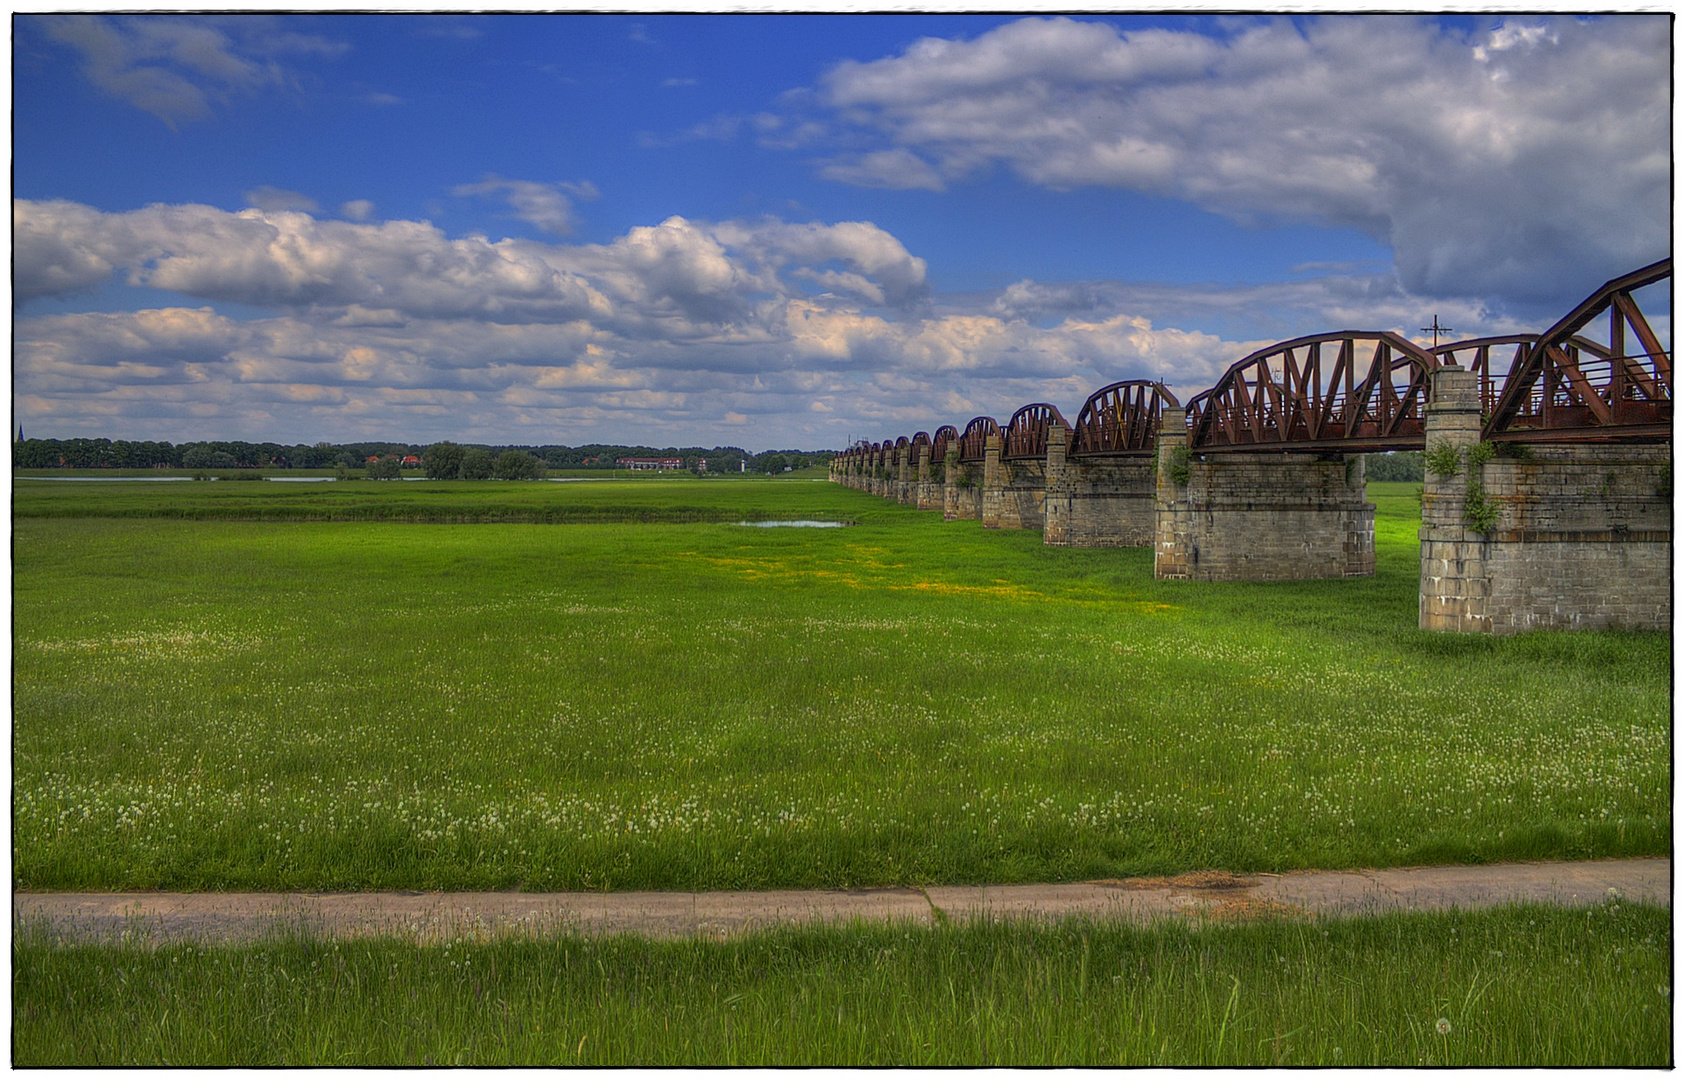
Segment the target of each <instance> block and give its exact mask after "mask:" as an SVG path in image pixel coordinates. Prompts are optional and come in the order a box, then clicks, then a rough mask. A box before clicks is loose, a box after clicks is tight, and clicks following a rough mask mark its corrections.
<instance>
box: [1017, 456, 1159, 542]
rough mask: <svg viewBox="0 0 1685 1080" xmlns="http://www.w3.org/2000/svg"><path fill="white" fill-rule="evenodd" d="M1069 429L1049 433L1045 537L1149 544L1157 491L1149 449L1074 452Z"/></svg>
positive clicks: (1059, 540) (1155, 509) (1152, 531)
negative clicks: (1090, 453)
mask: <svg viewBox="0 0 1685 1080" xmlns="http://www.w3.org/2000/svg"><path fill="white" fill-rule="evenodd" d="M1068 438H1069V437H1068V435H1066V434H1065V433H1063V432H1061V433H1060V435H1059V437H1057V438H1055V437H1054V436H1053V435H1051V434H1050V435H1049V436H1048V440H1047V501H1046V503H1045V504H1044V507H1043V512H1044V515H1045V525H1044V527H1043V529H1042V542H1043V543H1046V544H1050V545H1053V546H1055V547H1147V546H1149V545H1151V544H1152V543H1153V537H1154V530H1155V522H1156V516H1155V515H1156V513H1157V502H1156V499H1157V496H1158V470H1157V461H1156V460H1155V458H1154V457H1153V455H1151V454H1137V455H1133V456H1127V457H1125V456H1104V457H1102V456H1095V457H1076V458H1073V457H1070V456H1069V447H1068V445H1067V444H1068Z"/></svg>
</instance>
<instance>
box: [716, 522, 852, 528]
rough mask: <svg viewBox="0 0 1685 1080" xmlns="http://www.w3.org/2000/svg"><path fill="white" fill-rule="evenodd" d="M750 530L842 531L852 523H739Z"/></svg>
mask: <svg viewBox="0 0 1685 1080" xmlns="http://www.w3.org/2000/svg"><path fill="white" fill-rule="evenodd" d="M738 524H739V525H747V526H748V527H749V528H751V529H842V528H846V527H848V526H850V525H853V524H854V522H852V521H739V522H738Z"/></svg>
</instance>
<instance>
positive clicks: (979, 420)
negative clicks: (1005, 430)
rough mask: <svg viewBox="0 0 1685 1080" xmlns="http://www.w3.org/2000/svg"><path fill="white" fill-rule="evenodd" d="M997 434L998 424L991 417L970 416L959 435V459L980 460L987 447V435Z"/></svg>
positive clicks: (998, 430)
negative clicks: (968, 421) (962, 432)
mask: <svg viewBox="0 0 1685 1080" xmlns="http://www.w3.org/2000/svg"><path fill="white" fill-rule="evenodd" d="M999 434H1000V425H999V424H996V423H995V421H994V418H993V417H990V416H974V417H972V419H971V422H970V423H969V424H967V425H965V433H964V434H962V435H961V436H960V460H961V461H982V460H983V452H984V451H985V450H986V449H988V440H989V436H991V435H999Z"/></svg>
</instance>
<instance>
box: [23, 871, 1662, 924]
mask: <svg viewBox="0 0 1685 1080" xmlns="http://www.w3.org/2000/svg"><path fill="white" fill-rule="evenodd" d="M1611 898H1624V899H1629V900H1634V901H1645V902H1649V903H1657V904H1671V903H1672V863H1671V860H1669V859H1665V858H1663V859H1611V860H1605V861H1601V862H1586V863H1512V864H1506V865H1500V866H1442V867H1420V868H1412V869H1400V870H1350V871H1310V872H1304V873H1293V874H1282V875H1275V874H1255V875H1250V876H1236V875H1233V874H1228V873H1223V872H1219V871H1207V872H1202V873H1194V874H1183V875H1181V876H1179V877H1174V878H1136V879H1130V880H1109V881H1089V882H1080V883H1075V884H1068V885H979V886H937V887H933V888H930V889H928V890H921V889H914V888H894V889H856V890H821V891H812V892H803V891H793V890H792V891H772V892H703V893H693V892H671V893H668V892H625V893H515V892H482V893H399V892H372V893H15V894H13V896H12V918H13V922H14V926H15V925H17V924H19V923H22V922H25V921H28V922H38V921H42V920H45V921H46V922H48V923H50V924H51V925H52V926H53V927H54V928H55V929H56V930H58V931H60V932H62V933H65V934H69V935H72V936H75V937H78V938H107V937H111V936H115V935H119V934H122V933H124V932H125V931H128V932H130V933H140V934H143V935H145V936H146V937H149V938H153V939H157V940H175V939H182V938H194V939H198V940H205V941H237V940H249V939H252V938H255V937H259V936H261V935H263V934H265V933H269V932H272V931H273V930H275V929H277V928H287V927H296V928H301V929H304V930H307V931H309V932H312V933H318V934H331V935H336V936H344V937H353V936H360V935H372V934H396V935H399V936H402V937H410V938H415V939H419V940H439V939H441V938H449V937H455V936H459V935H470V936H476V937H478V936H483V935H488V934H493V933H522V932H537V933H542V932H554V931H558V930H560V931H578V932H582V933H591V934H614V933H638V934H647V935H650V936H653V937H686V936H693V935H703V936H711V937H720V936H724V935H728V934H732V933H737V932H742V931H745V930H750V929H755V928H760V927H767V926H773V925H777V924H782V923H805V922H813V921H822V922H848V921H851V920H855V919H860V920H866V921H885V920H894V919H911V920H913V921H916V922H920V923H926V924H928V923H931V922H935V921H939V920H943V919H956V920H962V919H968V918H976V917H983V918H997V919H998V918H1011V917H1024V918H1057V917H1059V916H1063V915H1089V916H1094V917H1097V918H1123V919H1131V920H1135V921H1142V922H1145V921H1149V920H1152V919H1155V918H1166V917H1187V916H1193V917H1211V918H1245V917H1249V916H1252V915H1258V914H1266V913H1272V912H1279V913H1296V914H1308V915H1319V914H1350V913H1369V912H1382V911H1396V910H1440V909H1445V908H1474V907H1488V906H1491V905H1494V904H1502V903H1509V902H1515V901H1539V902H1548V903H1556V904H1567V905H1576V906H1588V905H1591V904H1597V903H1602V902H1603V901H1605V900H1607V899H1611Z"/></svg>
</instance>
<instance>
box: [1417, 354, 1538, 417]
mask: <svg viewBox="0 0 1685 1080" xmlns="http://www.w3.org/2000/svg"><path fill="white" fill-rule="evenodd" d="M1538 340H1539V335H1537V334H1505V335H1503V336H1501V337H1485V338H1470V339H1469V340H1468V341H1454V342H1452V343H1451V344H1449V345H1441V346H1440V347H1439V348H1437V349H1435V350H1434V351H1433V356H1434V359H1435V360H1438V361H1439V363H1440V364H1441V365H1445V364H1455V365H1457V366H1458V367H1460V368H1463V369H1464V370H1466V371H1472V372H1474V373H1475V374H1477V375H1479V376H1480V415H1481V416H1491V415H1492V409H1493V407H1494V406H1495V405H1497V403H1498V395H1499V394H1501V393H1503V389H1504V381H1505V380H1506V379H1508V378H1509V377H1510V375H1511V374H1513V373H1514V372H1516V371H1518V370H1520V368H1521V366H1522V365H1523V364H1525V363H1526V362H1527V353H1528V352H1529V351H1530V350H1531V349H1532V348H1533V346H1534V345H1536V344H1537V343H1538Z"/></svg>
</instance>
